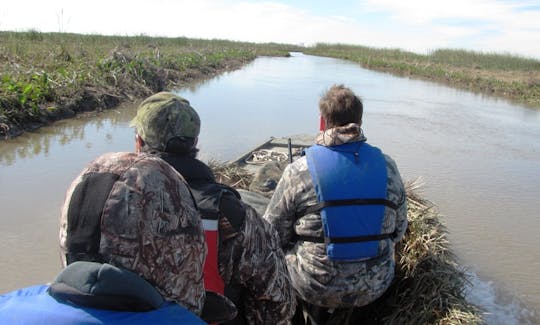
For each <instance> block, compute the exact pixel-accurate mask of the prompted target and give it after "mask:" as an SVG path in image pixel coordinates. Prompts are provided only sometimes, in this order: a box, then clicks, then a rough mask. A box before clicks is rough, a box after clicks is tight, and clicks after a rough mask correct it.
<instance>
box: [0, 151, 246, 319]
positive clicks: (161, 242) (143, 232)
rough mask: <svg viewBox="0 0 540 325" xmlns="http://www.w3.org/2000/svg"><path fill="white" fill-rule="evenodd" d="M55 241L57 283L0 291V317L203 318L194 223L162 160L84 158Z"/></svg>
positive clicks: (189, 204) (201, 251) (200, 235)
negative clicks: (57, 247)
mask: <svg viewBox="0 0 540 325" xmlns="http://www.w3.org/2000/svg"><path fill="white" fill-rule="evenodd" d="M60 248H61V258H62V262H63V266H64V267H65V268H64V269H63V270H62V272H61V273H60V274H59V275H58V276H57V278H56V280H55V281H53V282H52V283H51V284H49V285H40V286H33V287H29V288H24V289H20V290H18V291H15V292H14V293H10V294H7V295H2V296H0V323H2V324H109V323H114V324H128V323H129V324H206V323H205V322H203V320H201V319H200V318H199V317H197V316H196V315H201V312H202V311H203V303H205V304H204V306H205V308H204V309H206V306H207V304H206V303H207V302H208V301H206V302H205V291H204V286H203V280H202V270H203V261H204V259H205V256H206V245H205V241H204V230H203V227H202V220H201V217H200V214H199V212H198V211H197V209H196V206H195V202H194V200H193V197H192V196H191V193H190V191H189V188H188V186H187V184H186V182H185V180H184V179H183V178H182V176H181V175H180V174H178V172H177V171H175V170H174V169H173V168H172V167H171V166H169V164H167V163H166V162H165V161H163V160H161V159H159V158H157V157H155V156H151V155H145V154H140V155H139V154H135V153H109V154H104V155H102V156H100V157H98V158H97V159H95V160H94V161H92V162H91V163H90V164H89V165H88V166H87V167H86V168H85V169H84V170H83V171H82V172H81V173H80V174H79V175H78V176H77V177H76V178H75V180H74V181H73V183H72V184H71V186H70V188H69V189H68V191H67V193H66V199H65V203H64V206H63V208H62V214H61V218H60ZM216 297H218V298H221V299H222V302H224V303H227V302H228V304H226V305H225V306H224V307H225V311H226V312H227V313H228V315H226V317H224V318H221V319H231V318H232V317H234V316H235V312H236V311H235V309H234V306H233V305H232V303H231V302H230V301H227V300H225V299H224V298H223V297H219V296H216ZM212 306H213V308H214V309H216V305H212ZM203 317H204V315H203ZM206 319H207V320H215V318H214V317H209V318H206Z"/></svg>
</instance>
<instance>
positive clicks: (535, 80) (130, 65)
mask: <svg viewBox="0 0 540 325" xmlns="http://www.w3.org/2000/svg"><path fill="white" fill-rule="evenodd" d="M289 52H304V53H305V54H311V55H318V56H327V57H334V58H340V59H345V60H349V61H352V62H356V63H359V64H360V65H361V66H362V67H364V68H366V69H373V70H378V71H385V72H389V73H393V74H397V75H401V76H407V77H410V78H420V79H427V80H432V81H436V82H442V83H445V84H448V85H450V86H453V87H456V88H461V89H467V90H471V91H476V92H480V93H483V94H487V95H491V96H497V97H501V98H506V99H510V100H512V101H515V102H518V103H521V104H524V105H527V106H530V107H534V108H540V61H539V60H535V59H529V58H523V57H518V56H511V55H500V54H482V53H477V52H471V51H464V50H437V51H434V52H432V53H431V54H428V55H421V54H415V53H412V52H406V51H403V50H399V49H377V48H369V47H364V46H352V45H340V44H317V45H316V46H313V47H303V46H296V45H290V44H277V43H264V44H257V43H246V42H234V41H227V40H203V39H189V38H185V37H178V38H164V37H149V36H103V35H80V34H69V33H41V32H38V31H32V30H31V31H26V32H4V31H0V140H2V139H7V138H10V137H15V136H17V135H20V134H22V133H23V132H24V131H25V130H32V129H36V128H39V127H40V126H43V125H46V124H49V123H51V122H53V121H55V120H59V119H64V118H69V117H73V116H75V115H76V114H77V113H80V112H85V111H96V110H97V111H99V110H103V109H109V108H112V107H116V106H118V105H119V104H121V103H123V102H127V101H134V100H137V99H141V98H144V97H146V96H148V95H150V94H152V93H155V92H158V91H162V90H172V89H178V88H181V87H186V86H189V85H190V84H191V83H193V82H196V81H201V80H205V79H210V78H212V77H214V76H217V75H219V74H220V73H223V72H225V71H231V70H236V69H239V68H241V67H242V66H244V65H245V64H247V63H249V62H251V61H253V60H254V59H255V58H257V57H258V56H288V55H289Z"/></svg>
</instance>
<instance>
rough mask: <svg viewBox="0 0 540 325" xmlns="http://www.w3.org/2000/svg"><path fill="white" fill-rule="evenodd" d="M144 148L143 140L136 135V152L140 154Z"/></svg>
mask: <svg viewBox="0 0 540 325" xmlns="http://www.w3.org/2000/svg"><path fill="white" fill-rule="evenodd" d="M142 147H144V140H143V139H142V138H141V136H140V135H138V134H135V152H136V153H140V152H141V149H142Z"/></svg>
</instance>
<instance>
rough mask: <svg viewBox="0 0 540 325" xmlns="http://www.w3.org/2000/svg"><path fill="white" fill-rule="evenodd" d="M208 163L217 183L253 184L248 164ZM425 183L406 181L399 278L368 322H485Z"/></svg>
mask: <svg viewBox="0 0 540 325" xmlns="http://www.w3.org/2000/svg"><path fill="white" fill-rule="evenodd" d="M209 165H210V167H211V168H212V169H213V171H214V173H215V175H216V180H217V181H218V182H222V183H225V184H228V185H229V186H232V187H235V188H241V189H246V190H248V189H249V185H250V183H251V180H253V175H252V174H250V173H249V172H247V171H246V170H245V169H243V168H241V167H239V166H236V165H229V164H227V163H220V162H217V161H210V162H209ZM421 187H422V183H421V181H419V180H416V181H413V182H408V183H407V185H406V189H407V204H408V211H407V218H408V221H409V226H408V229H407V232H406V234H405V237H404V239H403V241H402V242H401V244H400V245H398V246H397V247H396V260H397V261H398V262H397V268H396V276H395V283H394V285H393V286H392V287H391V288H390V289H389V291H388V292H387V294H385V295H384V296H383V298H381V299H380V300H378V302H377V304H376V305H373V306H371V307H370V308H368V309H366V310H364V311H363V313H365V314H364V315H362V318H363V319H365V320H367V321H368V322H369V323H370V324H371V323H373V322H375V323H377V324H438V325H443V324H482V323H483V320H482V318H481V316H480V314H481V313H480V310H479V309H478V308H477V307H476V306H474V305H471V304H470V303H468V302H467V300H466V298H465V292H466V289H467V288H468V286H469V279H468V277H467V274H466V273H465V271H464V270H463V268H461V267H460V266H459V265H458V262H457V259H456V257H455V255H454V254H453V253H452V250H451V247H450V243H449V241H448V237H447V235H448V233H447V229H446V227H445V226H444V224H443V223H442V221H441V216H440V214H439V213H438V211H437V209H436V208H435V206H434V205H433V204H432V203H431V202H429V201H427V200H425V199H424V198H423V197H422V195H421V192H420V188H421Z"/></svg>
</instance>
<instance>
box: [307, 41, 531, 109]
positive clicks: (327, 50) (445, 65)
mask: <svg viewBox="0 0 540 325" xmlns="http://www.w3.org/2000/svg"><path fill="white" fill-rule="evenodd" d="M305 52H306V53H309V54H313V55H320V56H329V57H335V58H341V59H346V60H350V61H353V62H357V63H359V64H361V65H362V66H364V67H366V68H368V69H374V70H382V71H388V72H392V73H396V74H399V75H403V76H409V77H417V78H423V79H429V80H434V81H439V82H443V83H446V84H449V85H451V86H454V87H459V88H464V89H468V90H472V91H479V92H483V93H486V94H490V95H495V96H500V97H504V98H508V99H511V100H514V101H517V102H520V103H523V104H526V105H529V106H532V107H536V108H540V61H539V60H535V59H531V58H525V57H520V56H513V55H505V54H496V53H480V52H474V51H465V50H457V49H445V50H436V51H433V52H431V53H429V54H427V55H421V54H416V53H412V52H407V51H403V50H400V49H381V48H369V47H364V46H350V45H339V44H336V45H332V44H318V45H316V46H314V47H312V48H308V49H306V51H305Z"/></svg>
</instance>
